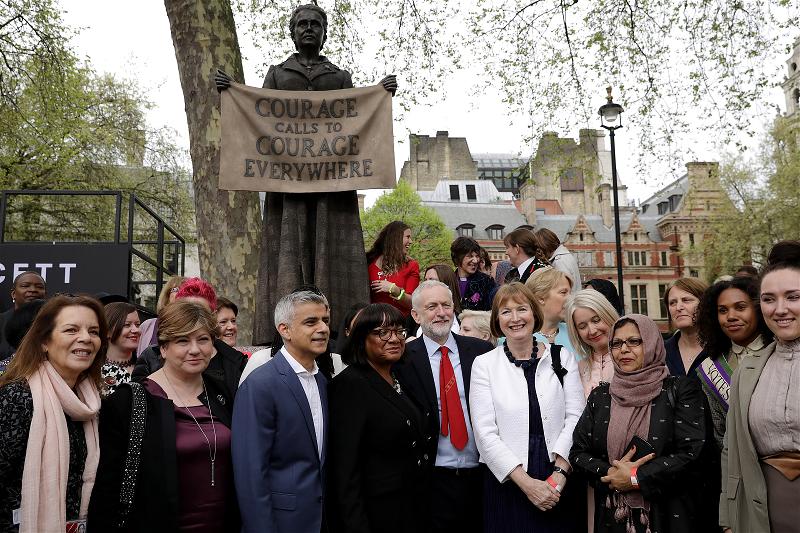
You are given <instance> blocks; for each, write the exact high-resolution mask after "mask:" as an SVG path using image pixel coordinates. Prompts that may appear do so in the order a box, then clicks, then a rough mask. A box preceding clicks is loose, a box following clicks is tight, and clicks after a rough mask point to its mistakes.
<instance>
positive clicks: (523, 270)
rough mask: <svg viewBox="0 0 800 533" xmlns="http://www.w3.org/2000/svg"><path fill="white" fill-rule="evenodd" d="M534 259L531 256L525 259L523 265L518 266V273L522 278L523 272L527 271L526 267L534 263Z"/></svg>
mask: <svg viewBox="0 0 800 533" xmlns="http://www.w3.org/2000/svg"><path fill="white" fill-rule="evenodd" d="M533 260H534V258H533V257H529V258H527V259H526V260H525V261H523V262H522V264H521V265H519V266H518V267H517V274H518V275H519V277H520V278H521V277H522V273H523V272H525V269H526V268H528V265H530V264H531V263H533Z"/></svg>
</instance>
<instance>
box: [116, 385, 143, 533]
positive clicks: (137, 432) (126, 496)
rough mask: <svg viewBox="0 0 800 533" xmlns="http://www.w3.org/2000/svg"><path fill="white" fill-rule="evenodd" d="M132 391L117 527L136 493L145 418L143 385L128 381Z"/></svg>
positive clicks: (124, 518)
mask: <svg viewBox="0 0 800 533" xmlns="http://www.w3.org/2000/svg"><path fill="white" fill-rule="evenodd" d="M128 386H130V388H131V391H132V392H133V402H132V403H131V431H130V436H129V438H128V452H127V453H126V454H125V467H124V470H123V472H122V484H121V486H120V491H119V503H120V513H119V527H120V528H124V527H125V522H126V521H127V520H128V514H130V512H131V509H132V508H133V498H134V495H135V493H136V480H137V478H138V477H139V462H140V459H141V457H142V440H144V426H145V419H146V418H147V398H146V397H145V392H144V387H143V386H142V385H141V384H140V383H135V382H131V383H128Z"/></svg>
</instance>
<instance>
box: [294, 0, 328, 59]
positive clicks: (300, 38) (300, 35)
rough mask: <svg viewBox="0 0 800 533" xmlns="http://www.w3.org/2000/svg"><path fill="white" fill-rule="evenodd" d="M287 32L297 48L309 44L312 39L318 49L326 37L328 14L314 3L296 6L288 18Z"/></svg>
mask: <svg viewBox="0 0 800 533" xmlns="http://www.w3.org/2000/svg"><path fill="white" fill-rule="evenodd" d="M289 34H290V35H291V37H292V42H294V46H295V48H297V49H298V50H299V49H300V48H301V47H304V46H310V45H311V44H312V39H313V41H314V44H315V46H316V47H317V50H320V49H322V45H323V44H325V41H326V40H327V38H328V15H327V14H326V13H325V10H324V9H322V8H321V7H319V6H318V5H316V4H304V5H301V6H297V7H296V8H294V11H292V16H291V17H290V18H289Z"/></svg>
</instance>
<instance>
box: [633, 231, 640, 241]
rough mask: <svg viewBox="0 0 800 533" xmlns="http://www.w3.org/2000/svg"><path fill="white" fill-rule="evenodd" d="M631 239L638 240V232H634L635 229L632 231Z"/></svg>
mask: <svg viewBox="0 0 800 533" xmlns="http://www.w3.org/2000/svg"><path fill="white" fill-rule="evenodd" d="M633 240H634V241H638V240H639V233H638V232H636V231H634V232H633Z"/></svg>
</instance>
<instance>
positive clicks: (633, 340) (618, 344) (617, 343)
mask: <svg viewBox="0 0 800 533" xmlns="http://www.w3.org/2000/svg"><path fill="white" fill-rule="evenodd" d="M642 342H643V341H642V339H640V338H639V337H630V338H628V339H625V340H622V339H614V340H613V341H611V344H610V346H611V349H612V350H619V349H620V348H622V345H623V344H624V345H626V346H627V347H628V348H636V347H637V346H641V345H642Z"/></svg>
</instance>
